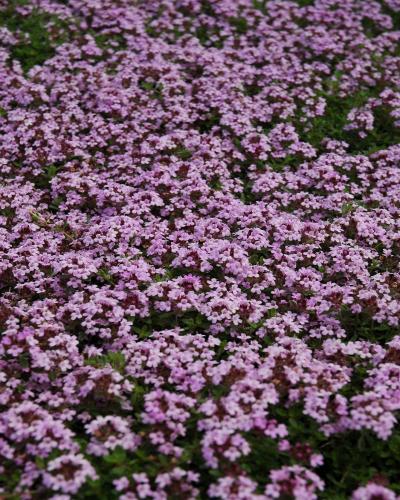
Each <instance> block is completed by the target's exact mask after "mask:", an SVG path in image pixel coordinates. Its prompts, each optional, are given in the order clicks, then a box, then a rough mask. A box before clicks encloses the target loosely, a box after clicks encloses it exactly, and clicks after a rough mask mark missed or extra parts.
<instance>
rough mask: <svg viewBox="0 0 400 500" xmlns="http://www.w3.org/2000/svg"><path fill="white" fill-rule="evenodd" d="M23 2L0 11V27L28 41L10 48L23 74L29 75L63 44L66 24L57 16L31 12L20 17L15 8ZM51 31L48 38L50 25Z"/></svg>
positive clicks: (12, 3) (16, 1)
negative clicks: (22, 35)
mask: <svg viewBox="0 0 400 500" xmlns="http://www.w3.org/2000/svg"><path fill="white" fill-rule="evenodd" d="M24 3H25V2H23V1H18V0H13V1H11V2H9V4H8V6H7V8H6V9H5V10H2V11H0V25H2V26H6V27H7V28H8V29H9V30H10V31H13V32H17V31H19V32H22V33H23V34H25V35H27V36H28V39H27V40H26V41H25V40H23V41H21V42H20V43H18V44H17V45H15V46H13V47H12V49H11V57H12V58H13V59H17V60H18V61H19V62H20V63H21V66H22V69H23V70H24V72H28V71H29V70H30V69H31V68H33V67H34V66H36V65H40V64H43V63H44V62H45V61H46V60H47V59H49V58H51V57H52V56H53V55H54V53H55V47H56V46H57V45H59V44H61V43H63V42H65V41H66V39H67V35H66V31H65V29H66V24H65V23H64V22H62V21H61V20H60V19H58V18H57V17H56V16H54V15H51V14H48V13H46V12H43V11H40V10H38V9H35V10H33V12H32V13H31V14H30V15H29V16H22V15H21V14H19V13H18V12H17V10H16V7H18V6H19V5H23V4H24ZM50 24H51V29H52V31H53V32H54V34H53V35H52V36H50V31H49V26H50Z"/></svg>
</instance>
